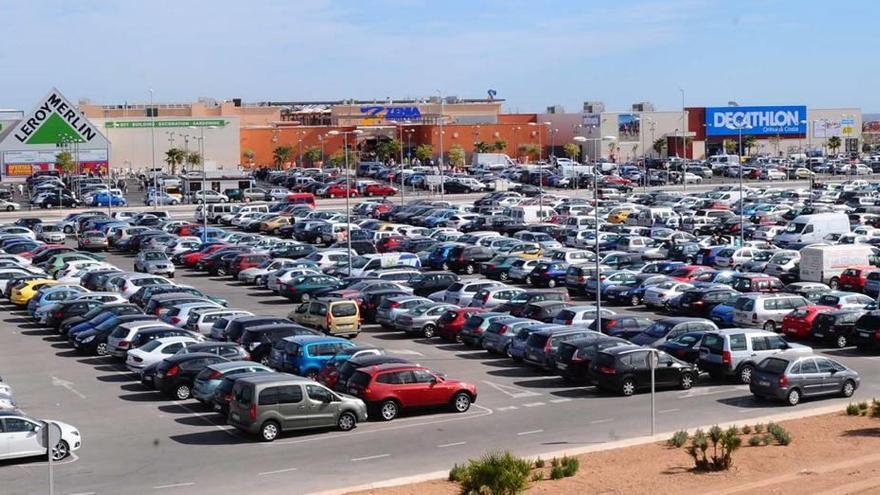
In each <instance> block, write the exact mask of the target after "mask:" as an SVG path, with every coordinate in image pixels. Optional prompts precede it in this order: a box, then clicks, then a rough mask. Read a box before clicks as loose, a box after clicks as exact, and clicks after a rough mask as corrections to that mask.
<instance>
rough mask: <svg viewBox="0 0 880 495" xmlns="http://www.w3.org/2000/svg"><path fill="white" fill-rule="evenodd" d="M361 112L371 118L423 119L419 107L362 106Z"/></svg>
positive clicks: (395, 119) (392, 119)
mask: <svg viewBox="0 0 880 495" xmlns="http://www.w3.org/2000/svg"><path fill="white" fill-rule="evenodd" d="M361 113H362V114H363V115H364V116H365V117H366V118H370V119H385V120H391V121H400V120H421V119H422V112H420V111H419V108H418V107H384V106H381V105H376V106H370V107H361Z"/></svg>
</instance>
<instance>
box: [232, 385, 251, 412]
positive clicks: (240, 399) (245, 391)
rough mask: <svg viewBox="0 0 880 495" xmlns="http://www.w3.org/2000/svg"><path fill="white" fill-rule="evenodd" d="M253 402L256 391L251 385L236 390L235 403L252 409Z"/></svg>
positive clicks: (240, 386) (241, 386)
mask: <svg viewBox="0 0 880 495" xmlns="http://www.w3.org/2000/svg"><path fill="white" fill-rule="evenodd" d="M253 400H254V389H253V387H251V386H250V385H244V384H242V385H239V386H238V387H237V388H236V389H235V402H237V403H239V404H241V405H242V406H244V407H250V405H251V402H252V401H253Z"/></svg>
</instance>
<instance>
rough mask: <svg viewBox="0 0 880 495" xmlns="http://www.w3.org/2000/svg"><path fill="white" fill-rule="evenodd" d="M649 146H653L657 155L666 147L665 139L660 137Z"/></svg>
mask: <svg viewBox="0 0 880 495" xmlns="http://www.w3.org/2000/svg"><path fill="white" fill-rule="evenodd" d="M651 147H652V148H654V151H656V152H657V154H658V155H659V154H661V153H663V150H665V149H666V139H665V138H660V139H658V140H656V141H654V144H652V145H651Z"/></svg>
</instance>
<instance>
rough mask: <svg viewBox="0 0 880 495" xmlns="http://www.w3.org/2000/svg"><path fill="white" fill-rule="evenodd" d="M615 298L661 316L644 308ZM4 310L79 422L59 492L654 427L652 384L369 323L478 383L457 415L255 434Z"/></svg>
mask: <svg viewBox="0 0 880 495" xmlns="http://www.w3.org/2000/svg"><path fill="white" fill-rule="evenodd" d="M704 187H705V186H704ZM339 203H340V202H339V201H335V202H333V203H330V204H328V206H329V207H331V208H332V207H338V206H337V205H338V204H339ZM49 215H52V214H49ZM174 216H175V217H179V218H191V211H182V210H180V209H176V210H175V211H174ZM68 242H71V241H70V240H68ZM107 261H108V262H110V263H112V264H115V265H116V266H118V267H120V268H122V269H131V267H132V263H133V256H129V255H122V254H118V253H113V252H111V253H109V254H108V255H107ZM470 277H473V276H463V278H470ZM175 282H176V283H179V284H188V285H192V286H194V287H196V288H198V289H201V290H203V291H204V292H206V293H209V294H211V295H214V296H217V297H222V298H224V299H226V300H228V302H229V306H230V307H234V308H241V309H246V310H249V311H252V312H253V313H255V314H262V315H277V316H286V315H287V313H288V312H289V311H290V310H291V308H292V307H293V304H292V303H291V302H290V301H289V300H287V299H284V298H281V297H279V296H275V295H273V294H272V293H271V292H270V291H266V290H264V289H258V288H255V287H253V286H244V285H243V284H241V283H239V282H235V281H233V280H232V279H231V278H229V277H223V278H221V277H213V276H208V275H205V274H204V273H200V272H195V271H190V270H186V269H179V270H178V272H177V276H176V278H175ZM575 300H581V301H583V299H582V298H575ZM587 302H588V301H587ZM613 309H614V310H615V311H617V312H618V313H624V314H638V315H642V316H645V315H647V316H649V317H659V316H660V315H659V314H658V313H654V312H651V311H648V310H646V309H644V308H642V307H638V308H619V307H615V308H613ZM0 322H2V323H0V363H2V369H0V371H2V374H3V378H4V380H5V381H7V382H9V383H11V384H13V386H14V387H15V391H16V399H17V400H18V403H19V406H20V407H21V408H22V409H25V410H27V411H28V412H29V413H30V414H32V415H34V416H36V417H41V418H53V419H58V420H62V421H65V422H67V423H70V424H73V425H76V426H77V427H78V428H79V429H80V431H81V432H82V434H83V441H84V446H83V448H82V449H81V450H80V451H78V452H77V453H76V456H73V457H71V458H70V459H68V460H65V461H63V462H62V463H61V464H60V465H59V466H57V468H56V471H55V480H56V492H57V493H68V494H74V493H78V494H83V493H95V494H105V493H119V492H125V493H164V492H169V493H207V492H208V491H209V490H219V489H222V490H224V491H233V490H251V491H258V492H260V493H276V492H277V493H281V492H284V493H290V492H291V490H293V491H294V492H297V493H305V492H313V491H319V490H327V489H332V488H339V487H344V486H349V485H355V484H359V483H366V482H372V481H377V480H382V479H388V478H394V477H399V476H407V475H412V474H417V473H422V472H430V471H436V470H442V469H446V468H448V467H449V466H450V465H451V464H452V463H454V462H461V461H463V460H465V459H467V458H469V457H475V456H479V455H481V454H482V453H485V452H486V451H487V450H491V449H495V448H507V449H512V450H513V451H515V452H516V453H519V454H537V453H540V452H546V451H551V450H559V449H561V448H564V447H566V446H571V447H574V446H583V445H590V444H595V443H600V442H604V441H608V440H614V439H621V438H629V437H635V436H640V435H645V434H648V433H650V418H651V415H650V413H651V409H650V396H649V394H646V393H640V394H636V395H635V396H632V397H621V396H616V395H612V394H607V393H602V392H598V391H597V390H596V389H594V388H593V387H580V386H577V387H576V386H570V385H567V384H566V383H565V382H563V381H562V380H561V379H560V378H559V377H557V376H555V375H552V374H546V373H541V372H539V371H537V370H535V369H532V368H530V367H528V366H525V365H522V364H516V363H514V362H513V361H511V360H510V359H509V358H507V357H496V356H493V355H490V354H488V353H486V352H485V351H482V350H477V349H473V348H468V347H465V346H464V345H462V344H458V343H444V342H443V341H440V340H438V339H436V338H435V339H433V340H426V339H421V338H415V339H413V338H411V337H408V336H406V335H404V334H403V333H401V332H390V331H385V330H382V329H381V328H380V327H379V326H378V325H367V326H366V327H365V328H364V329H363V332H362V333H361V334H360V335H359V336H358V337H357V339H356V341H357V343H358V344H372V345H376V346H380V347H383V348H385V349H386V350H387V351H388V352H389V353H393V354H399V355H402V356H404V357H406V358H408V359H410V360H412V361H414V362H417V363H419V364H422V365H425V366H428V367H430V368H431V369H434V370H437V371H441V372H444V373H446V374H447V375H448V376H450V377H453V378H456V379H461V380H464V381H468V382H471V383H473V384H475V385H476V386H477V387H478V389H479V397H478V400H477V402H476V403H475V405H474V407H472V408H471V409H470V411H468V412H467V413H464V414H460V415H457V414H450V413H447V412H445V411H443V412H440V411H436V412H435V411H427V412H420V413H412V414H406V415H404V417H403V418H401V419H398V420H395V421H393V422H389V423H383V422H377V421H370V422H368V423H364V424H361V425H359V426H358V428H357V429H356V430H355V431H353V432H348V433H343V432H337V431H324V432H321V431H319V432H306V433H295V434H285V435H283V436H282V437H281V438H279V439H278V440H276V441H275V442H274V443H271V444H263V443H259V442H257V441H255V440H254V439H253V438H251V437H248V436H244V435H242V434H240V433H239V432H238V431H236V430H234V429H233V428H231V427H229V426H227V425H226V424H225V420H224V418H223V417H221V416H219V415H217V414H215V413H213V412H212V411H210V410H208V409H207V408H204V407H203V406H201V405H200V404H199V403H197V402H196V401H193V400H189V401H174V400H169V399H168V398H166V397H164V396H162V395H160V394H159V393H157V392H154V391H147V390H145V389H144V388H143V387H142V386H141V384H140V383H139V382H138V381H137V380H136V379H135V378H134V376H133V375H132V374H131V373H130V372H128V371H127V370H126V369H125V368H124V367H123V366H122V365H121V363H120V362H118V361H115V360H113V359H112V358H109V357H103V358H99V357H84V356H82V355H80V354H78V353H76V352H75V351H73V350H72V349H71V348H70V346H69V345H68V344H67V342H66V340H65V339H63V338H61V337H59V336H58V335H57V334H55V333H54V332H52V331H49V330H45V329H43V328H41V327H39V326H37V325H35V324H33V323H32V320H31V319H30V318H28V317H27V316H26V314H24V313H23V312H21V311H18V310H16V309H15V308H14V307H13V306H12V305H10V304H8V303H4V304H3V305H2V306H0ZM817 352H821V353H822V354H825V355H828V356H831V357H834V358H835V359H837V360H839V361H840V362H842V363H844V364H845V365H847V366H850V367H852V368H854V369H856V370H858V371H859V372H860V373H861V374H862V376H863V377H864V379H863V382H862V383H863V385H862V387H861V388H860V389H859V390H858V391H857V392H856V397H859V398H863V399H867V398H871V397H874V396H876V395H878V393H880V384H878V383H877V382H876V381H874V380H873V379H872V378H871V377H873V376H876V374H877V373H878V372H880V361H878V359H877V356H872V355H865V354H864V353H860V352H857V351H855V350H854V349H852V348H847V349H842V350H837V349H823V348H821V347H820V348H817ZM833 401H836V402H839V403H840V404H841V405H843V404H845V403H846V402H847V400H844V399H832V400H821V401H810V400H806V401H804V402H803V403H802V404H800V405H799V406H798V407H800V408H811V407H820V406H827V405H829V404H831V403H834V402H833ZM778 410H779V405H777V404H774V403H768V402H758V401H756V400H754V399H753V398H752V395H751V394H750V392H749V390H748V386H745V385H738V384H734V383H733V382H713V381H710V380H709V379H708V377H706V376H705V375H704V376H703V377H702V378H701V380H700V382H699V383H698V384H697V385H696V386H695V387H694V388H693V389H690V390H686V391H682V390H664V391H658V392H657V402H656V413H657V416H656V424H657V431H672V430H676V429H680V428H684V427H693V426H698V425H704V424H709V423H715V422H724V421H739V420H740V419H742V420H743V421H745V420H747V419H749V418H755V417H760V416H763V415H767V414H769V413H774V412H778ZM0 476H2V477H3V479H4V489H3V492H4V493H14V494H17V493H21V494H29V493H35V492H45V491H47V490H45V489H43V487H44V486H45V484H46V467H45V463H41V462H38V461H33V460H25V461H6V462H3V463H0Z"/></svg>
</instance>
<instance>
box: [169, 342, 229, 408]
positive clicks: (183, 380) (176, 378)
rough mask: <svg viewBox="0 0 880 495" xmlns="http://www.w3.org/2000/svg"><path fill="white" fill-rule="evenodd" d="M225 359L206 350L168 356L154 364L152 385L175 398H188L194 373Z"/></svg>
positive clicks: (225, 360) (190, 393) (196, 373)
mask: <svg viewBox="0 0 880 495" xmlns="http://www.w3.org/2000/svg"><path fill="white" fill-rule="evenodd" d="M227 361H229V360H228V359H226V358H224V357H221V356H218V355H216V354H209V353H207V352H195V353H192V354H175V355H173V356H169V357H167V358H165V359H163V360H162V362H160V363H159V364H158V365H156V375H155V377H154V378H153V386H155V387H156V390H158V391H160V392H162V393H163V394H166V395H170V396H172V397H174V398H175V399H177V400H186V399H189V398H190V396H191V395H192V386H193V381H194V380H195V377H196V375H198V374H199V373H200V372H201V371H202V370H203V369H205V367H206V366H210V365H212V364H215V363H223V362H227Z"/></svg>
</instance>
